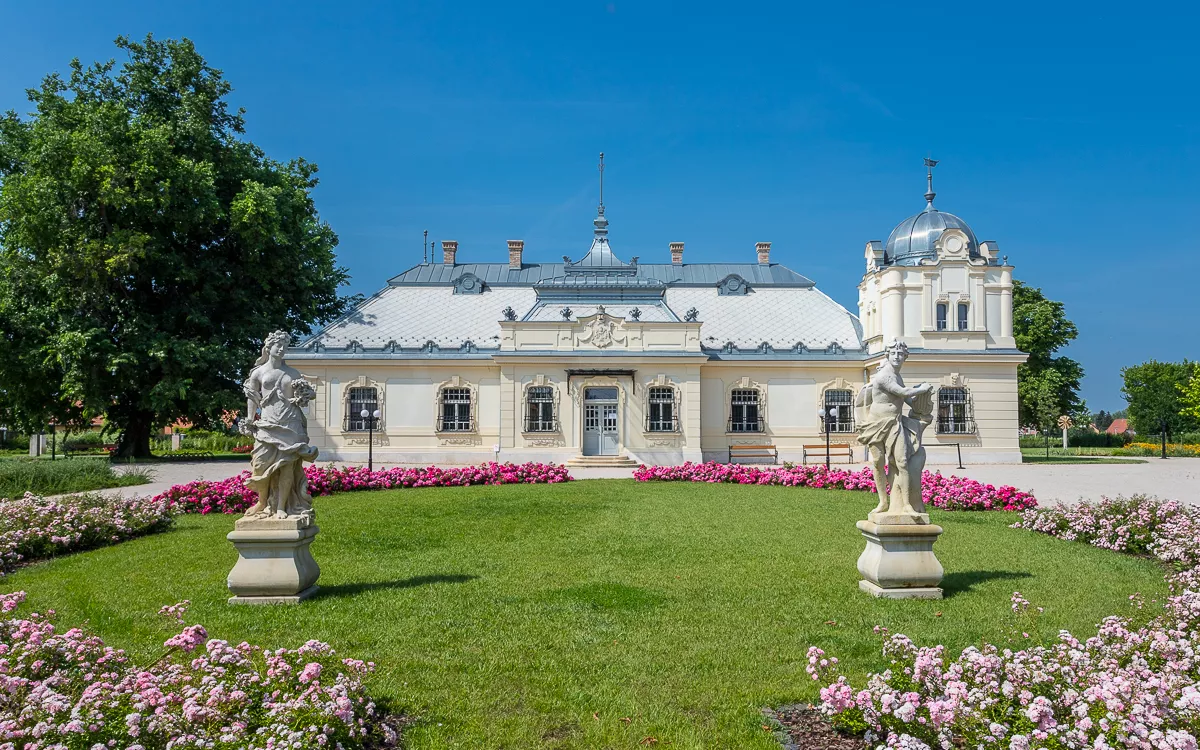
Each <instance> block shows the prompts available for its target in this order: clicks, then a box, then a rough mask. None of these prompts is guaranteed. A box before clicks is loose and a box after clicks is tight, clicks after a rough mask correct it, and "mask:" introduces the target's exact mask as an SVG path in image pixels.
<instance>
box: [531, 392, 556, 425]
mask: <svg viewBox="0 0 1200 750" xmlns="http://www.w3.org/2000/svg"><path fill="white" fill-rule="evenodd" d="M557 429H558V421H557V420H556V419H555V416H554V388H553V387H552V386H549V385H534V386H530V387H529V388H527V389H526V390H525V432H554V431H555V430H557Z"/></svg>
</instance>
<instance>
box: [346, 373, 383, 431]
mask: <svg viewBox="0 0 1200 750" xmlns="http://www.w3.org/2000/svg"><path fill="white" fill-rule="evenodd" d="M364 410H365V411H366V412H367V414H374V413H375V412H376V411H378V410H379V391H378V389H376V388H375V387H374V386H362V385H360V386H354V387H352V388H349V389H347V390H346V419H345V426H344V429H345V430H346V432H366V431H367V430H368V429H369V428H371V426H372V425H371V417H366V418H364V417H363V416H362V413H363V411H364ZM374 428H375V429H379V424H378V423H376V424H375V425H374Z"/></svg>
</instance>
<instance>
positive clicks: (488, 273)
mask: <svg viewBox="0 0 1200 750" xmlns="http://www.w3.org/2000/svg"><path fill="white" fill-rule="evenodd" d="M636 268H637V276H636V278H637V279H639V280H643V279H649V280H654V281H661V282H663V283H665V284H668V285H670V286H710V285H715V284H716V283H717V282H718V281H720V280H721V279H723V278H725V277H726V276H729V275H730V274H737V275H738V276H741V277H742V278H743V279H745V280H746V281H748V282H749V283H750V285H751V286H755V285H757V286H786V287H811V286H816V284H814V283H813V281H812V280H811V279H808V278H806V277H804V276H801V275H800V274H798V273H796V272H795V271H793V270H792V269H790V268H787V267H785V266H781V265H779V264H777V263H772V264H771V265H759V264H758V263H685V264H682V265H672V264H670V263H639V264H638V265H637V266H636ZM468 273H469V274H473V275H474V276H477V277H479V278H480V279H482V280H483V283H484V284H488V285H491V286H532V285H533V284H537V283H539V282H548V281H551V280H552V279H556V278H565V277H566V276H567V272H566V266H565V264H563V263H526V264H525V265H523V266H522V267H521V270H519V271H515V270H511V269H510V268H509V267H508V264H507V263H459V264H458V265H454V266H448V265H446V264H444V263H422V264H421V265H418V266H413V267H412V268H410V269H408V270H407V271H405V272H404V273H401V274H400V275H399V276H394V277H392V278H391V279H389V280H388V284H390V285H392V286H400V285H412V284H428V285H436V286H442V285H448V284H451V283H453V282H454V280H456V279H458V278H459V277H461V276H463V275H465V274H468ZM576 275H577V274H576ZM588 276H589V277H590V276H591V275H590V274H588ZM616 278H620V279H624V280H625V281H624V283H628V277H622V276H618V277H616Z"/></svg>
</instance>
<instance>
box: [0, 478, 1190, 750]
mask: <svg viewBox="0 0 1200 750" xmlns="http://www.w3.org/2000/svg"><path fill="white" fill-rule="evenodd" d="M872 504H873V498H872V497H871V496H870V495H868V494H866V493H860V492H840V491H830V490H801V489H789V488H782V487H741V486H730V485H705V484H638V483H635V482H633V481H632V480H596V481H586V482H574V483H571V484H565V485H537V486H506V487H471V488H465V489H464V488H445V489H420V490H399V491H392V492H361V493H354V494H344V495H338V496H335V497H330V498H318V499H317V507H318V513H319V517H318V521H319V523H320V526H321V529H322V531H321V534H320V536H319V537H318V539H317V541H316V542H315V543H314V544H313V552H314V554H315V556H316V558H317V560H318V561H319V563H320V564H321V566H322V576H321V581H320V583H321V586H322V587H323V591H322V594H321V595H320V596H319V597H317V598H315V599H313V600H311V601H309V602H306V603H304V604H303V605H301V606H299V607H274V608H257V607H230V606H228V605H226V604H225V598H226V596H227V592H226V590H225V586H224V579H225V575H226V573H227V572H228V570H229V569H230V568H231V567H232V565H233V562H234V559H235V554H234V551H233V547H232V545H230V544H229V543H228V542H227V541H226V540H225V538H224V535H225V534H226V533H227V532H228V531H229V530H230V529H231V528H232V522H233V519H232V518H230V517H227V516H226V517H198V516H187V517H184V518H182V519H180V521H179V523H178V526H177V528H176V529H175V530H173V531H170V532H168V533H165V534H161V535H158V536H154V537H148V538H143V539H140V540H135V541H131V542H127V543H124V544H121V545H119V546H116V547H110V548H106V549H101V550H95V551H92V552H88V553H84V554H80V555H75V556H72V557H67V558H61V559H58V560H53V561H50V562H47V563H41V564H37V565H33V566H30V567H28V568H25V569H23V570H20V571H17V572H16V573H14V574H13V575H11V576H9V577H6V578H4V579H2V580H0V587H2V588H3V589H4V590H16V589H24V590H26V591H28V592H29V602H28V604H27V605H26V608H25V609H23V610H20V611H28V609H29V608H30V607H32V608H36V609H38V610H42V611H44V610H45V609H48V608H54V609H56V610H57V611H58V619H59V622H61V623H63V624H64V625H68V624H76V623H80V622H82V621H84V620H87V621H89V622H90V626H91V627H92V628H93V629H94V630H96V631H97V632H98V633H100V634H101V635H102V636H104V637H105V639H106V640H107V641H108V642H109V643H111V644H113V645H118V646H122V647H126V648H129V649H130V650H131V651H132V652H133V653H134V654H135V655H136V656H137V657H138V658H139V659H142V660H153V659H154V658H157V656H158V655H159V653H160V652H161V644H162V641H163V640H164V638H166V637H167V635H168V632H169V631H168V629H167V628H166V627H165V626H164V624H163V622H162V621H161V618H159V617H157V616H156V614H155V612H156V611H157V610H158V608H159V607H160V606H161V605H164V604H170V603H173V602H175V601H178V600H180V599H190V600H192V602H193V605H192V609H191V612H190V613H189V621H190V622H202V623H204V624H205V626H206V627H207V628H208V630H209V633H210V635H211V636H212V637H220V638H226V639H229V640H232V641H234V642H238V641H241V640H243V639H245V640H249V641H252V642H256V643H260V644H263V645H267V646H284V645H292V646H295V645H298V644H300V643H302V642H303V641H305V640H306V639H309V638H318V639H321V640H326V641H329V642H330V643H332V644H333V645H334V647H335V648H337V649H338V650H339V651H340V653H341V654H342V655H343V656H354V657H359V658H364V659H370V660H373V661H375V662H377V663H378V664H379V667H380V670H379V672H378V673H377V674H376V675H375V676H374V677H373V678H372V684H371V687H372V690H373V691H374V692H375V693H376V694H378V695H381V696H387V697H389V698H391V699H393V700H394V701H395V703H396V705H397V706H398V707H399V708H401V709H403V710H405V711H407V712H409V713H410V714H415V715H417V716H419V717H420V719H419V721H418V723H417V724H416V725H415V726H414V727H413V728H411V729H410V730H409V732H408V744H407V745H406V747H408V748H409V750H419V749H422V748H471V749H473V750H474V749H476V748H513V749H520V750H526V749H529V748H581V749H583V748H587V749H589V750H590V749H591V748H629V749H631V750H632V749H634V748H640V747H646V746H647V745H648V744H649V741H647V742H646V744H640V743H642V742H643V740H645V738H647V737H654V738H656V739H657V740H658V741H659V743H660V746H667V745H668V743H669V746H670V747H673V748H739V749H741V748H748V749H752V748H761V749H763V750H768V749H770V748H777V747H778V746H777V745H773V744H772V741H771V740H770V738H769V736H768V735H767V733H766V732H764V731H763V729H762V727H761V724H762V722H761V720H760V716H759V713H758V712H759V709H760V708H761V707H762V706H765V705H779V704H783V703H789V702H795V701H797V700H805V699H811V698H813V697H814V696H815V691H816V686H815V684H814V683H813V682H812V681H811V680H810V679H809V678H808V677H807V676H806V674H805V672H804V665H805V650H806V649H807V647H808V646H809V645H810V644H816V645H820V646H821V647H823V648H825V649H826V650H827V651H829V652H830V653H831V654H836V655H838V656H839V657H842V658H843V660H844V661H845V663H847V664H848V665H849V666H850V667H851V669H853V670H857V671H861V670H863V669H866V668H871V667H876V666H878V665H879V657H878V651H877V647H878V641H877V638H876V636H874V635H873V634H872V632H871V628H872V626H874V625H885V626H887V627H889V628H892V629H893V630H898V631H902V632H904V633H907V634H909V635H910V636H912V637H913V638H914V639H916V640H917V641H918V642H927V643H932V642H944V643H946V644H948V645H949V646H951V647H952V648H953V649H959V648H961V647H963V646H966V645H968V644H971V643H976V642H978V641H979V640H980V639H981V638H987V639H1003V638H1006V637H1007V636H1008V634H1010V632H1011V629H1012V624H1013V623H1012V620H1011V615H1010V610H1009V595H1010V594H1011V593H1012V591H1013V590H1014V589H1017V590H1020V591H1021V592H1023V593H1024V594H1025V595H1026V596H1027V597H1028V598H1029V599H1031V600H1032V601H1033V602H1034V603H1035V604H1038V605H1042V606H1044V607H1045V608H1046V613H1045V616H1044V620H1043V622H1042V625H1041V627H1040V632H1042V633H1044V634H1045V635H1046V636H1047V637H1053V635H1054V634H1055V633H1056V632H1057V630H1058V629H1059V628H1069V629H1071V630H1074V631H1076V632H1078V633H1080V634H1086V633H1093V632H1094V625H1095V623H1097V622H1099V621H1100V619H1101V618H1103V617H1104V616H1105V615H1109V614H1112V613H1115V612H1123V611H1127V610H1128V609H1129V606H1128V603H1127V597H1128V595H1129V594H1131V593H1133V592H1135V591H1140V592H1142V593H1143V594H1144V595H1146V597H1147V598H1160V597H1162V596H1163V595H1164V594H1165V593H1166V592H1165V587H1164V584H1163V579H1162V573H1161V571H1160V570H1159V569H1158V568H1157V567H1156V566H1155V564H1153V563H1151V562H1148V561H1146V560H1140V559H1134V558H1131V557H1126V556H1122V555H1119V554H1116V553H1112V552H1106V551H1103V550H1099V549H1095V548H1092V547H1088V546H1085V545H1082V544H1072V543H1069V542H1063V541H1059V540H1055V539H1051V538H1049V537H1046V536H1041V535H1037V534H1034V533H1031V532H1026V531H1018V530H1014V529H1009V528H1008V527H1007V525H1008V524H1009V523H1012V521H1013V520H1014V516H1013V515H1011V514H1003V513H990V514H985V513H938V512H935V513H934V519H935V521H936V522H937V523H939V524H941V525H942V526H943V527H944V528H945V529H946V533H945V534H944V535H943V536H942V539H941V541H939V542H938V545H937V552H938V556H939V558H940V559H941V560H942V562H943V564H944V565H945V567H946V569H947V572H948V574H947V577H946V580H945V582H944V586H945V587H946V590H947V593H948V595H949V596H948V598H947V599H945V600H943V601H902V602H896V601H884V600H876V599H872V598H869V597H867V596H866V595H864V594H861V593H859V591H858V588H857V583H858V575H857V572H856V571H855V560H856V559H857V556H858V554H859V552H860V550H861V549H862V546H863V541H862V538H861V536H860V535H859V533H858V531H857V530H856V529H855V528H854V522H855V520H857V519H858V518H860V517H862V516H863V515H864V514H865V513H866V511H867V510H868V509H869V508H870V506H871V505H872ZM939 614H940V615H941V616H939ZM827 621H835V622H836V624H827Z"/></svg>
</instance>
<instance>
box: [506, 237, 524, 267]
mask: <svg viewBox="0 0 1200 750" xmlns="http://www.w3.org/2000/svg"><path fill="white" fill-rule="evenodd" d="M524 250H525V240H509V241H508V267H509V269H510V270H512V271H520V270H521V253H522V252H524Z"/></svg>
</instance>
